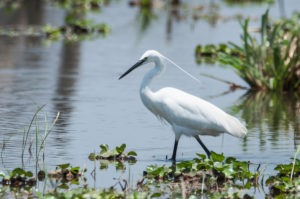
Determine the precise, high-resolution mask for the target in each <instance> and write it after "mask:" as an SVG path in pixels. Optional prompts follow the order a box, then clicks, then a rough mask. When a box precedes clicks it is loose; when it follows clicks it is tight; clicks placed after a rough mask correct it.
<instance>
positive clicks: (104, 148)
mask: <svg viewBox="0 0 300 199" xmlns="http://www.w3.org/2000/svg"><path fill="white" fill-rule="evenodd" d="M100 148H101V149H102V150H101V152H100V154H101V153H104V152H106V151H108V145H107V144H101V145H100Z"/></svg>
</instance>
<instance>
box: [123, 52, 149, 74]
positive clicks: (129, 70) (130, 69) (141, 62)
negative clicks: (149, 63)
mask: <svg viewBox="0 0 300 199" xmlns="http://www.w3.org/2000/svg"><path fill="white" fill-rule="evenodd" d="M146 60H147V57H145V58H144V59H141V60H139V61H138V62H137V63H136V64H134V65H133V66H132V67H131V68H129V69H128V70H127V71H126V72H125V73H124V74H123V75H121V76H120V77H119V79H122V78H123V77H125V76H126V75H127V74H128V73H130V72H131V71H133V70H134V69H136V68H137V67H139V66H141V65H142V64H143V63H144V62H145V61H146Z"/></svg>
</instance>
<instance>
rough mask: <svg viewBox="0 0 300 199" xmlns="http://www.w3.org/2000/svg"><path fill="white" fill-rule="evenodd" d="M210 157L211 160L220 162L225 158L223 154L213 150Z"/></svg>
mask: <svg viewBox="0 0 300 199" xmlns="http://www.w3.org/2000/svg"><path fill="white" fill-rule="evenodd" d="M211 159H212V160H213V161H217V162H222V161H223V160H224V159H225V156H224V155H223V154H217V153H215V152H213V151H212V152H211Z"/></svg>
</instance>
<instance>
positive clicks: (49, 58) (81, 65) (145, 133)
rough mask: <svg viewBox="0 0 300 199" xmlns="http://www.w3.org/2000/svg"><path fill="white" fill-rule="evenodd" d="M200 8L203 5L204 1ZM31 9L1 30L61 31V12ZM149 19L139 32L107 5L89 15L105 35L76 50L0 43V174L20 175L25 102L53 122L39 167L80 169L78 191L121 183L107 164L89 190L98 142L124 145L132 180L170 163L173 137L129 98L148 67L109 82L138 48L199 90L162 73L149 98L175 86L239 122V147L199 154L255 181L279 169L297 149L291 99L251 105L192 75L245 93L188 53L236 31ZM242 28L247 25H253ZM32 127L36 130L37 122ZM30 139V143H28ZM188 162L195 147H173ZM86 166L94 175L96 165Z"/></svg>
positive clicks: (133, 16)
mask: <svg viewBox="0 0 300 199" xmlns="http://www.w3.org/2000/svg"><path fill="white" fill-rule="evenodd" d="M202 3H204V4H206V5H207V4H208V3H207V2H206V1H203V2H202ZM194 4H196V3H195V2H194ZM296 5H297V6H296ZM39 6H40V9H41V10H43V11H44V12H37V13H36V14H37V15H39V17H38V18H39V20H33V18H32V16H30V9H28V10H23V11H22V13H23V14H22V15H21V14H16V15H13V14H12V15H7V14H4V12H1V15H4V16H6V18H3V17H0V18H2V19H3V20H1V23H2V24H6V25H7V24H22V25H26V24H35V25H40V24H43V23H52V24H61V23H63V16H64V15H65V13H64V12H63V11H62V10H60V9H59V8H54V7H49V6H46V5H44V4H42V5H39ZM267 7H268V6H267V5H262V6H248V7H239V6H237V7H236V6H235V7H228V6H225V5H223V4H222V6H221V7H220V9H219V12H220V13H221V14H223V15H224V16H233V15H235V14H243V15H244V16H248V15H250V16H254V17H256V18H259V16H260V15H261V14H262V13H263V12H264V11H265V9H266V8H267ZM296 8H300V2H299V1H297V0H293V1H290V2H289V3H288V4H285V13H288V15H290V14H291V13H292V11H294V10H295V9H296ZM298 11H299V10H298ZM153 12H154V15H156V17H155V18H153V19H151V20H150V23H149V25H148V26H147V28H146V29H142V28H141V27H143V25H142V23H141V21H142V19H141V16H140V12H139V9H138V8H130V7H129V6H128V5H127V2H126V1H120V2H113V3H111V4H110V5H108V6H107V7H105V8H104V9H103V10H102V12H101V13H100V14H97V15H91V16H90V17H91V18H93V19H94V20H96V21H98V22H105V23H107V24H108V25H109V26H110V27H111V29H112V31H111V33H110V34H109V35H108V36H107V37H105V38H98V39H96V40H92V41H84V42H80V43H66V42H64V41H60V42H54V43H51V44H50V45H48V46H46V45H44V43H43V39H42V38H40V37H32V36H27V37H25V36H21V37H13V38H11V37H7V36H1V37H0V97H1V100H0V114H1V117H0V126H1V128H0V142H1V145H2V144H3V141H2V140H5V150H4V151H3V158H2V162H1V163H0V165H1V166H0V168H1V170H4V171H10V170H12V169H13V168H15V167H20V165H21V151H22V139H23V132H24V130H23V129H24V127H26V128H27V127H28V126H29V124H30V121H31V118H32V117H33V115H34V112H35V110H36V105H35V103H37V104H38V105H40V106H41V105H43V104H46V107H45V109H43V112H46V113H47V115H48V118H49V120H50V119H51V120H52V118H54V117H55V115H56V113H57V112H60V113H61V115H60V117H59V120H58V122H57V124H56V127H55V129H54V131H53V132H52V133H51V134H50V136H49V137H48V139H47V143H46V160H45V161H46V166H47V168H49V169H50V170H51V169H54V168H55V165H57V164H63V163H67V162H70V163H71V165H73V166H81V167H83V165H84V164H85V163H86V164H87V168H88V173H87V178H88V183H89V184H90V185H93V186H96V187H107V186H111V185H113V184H114V183H115V182H116V180H115V179H113V177H115V178H118V177H120V176H122V177H123V178H125V179H128V178H129V177H128V175H129V174H128V172H126V173H125V174H122V172H116V171H115V168H114V167H113V166H112V165H111V166H110V167H109V169H108V170H105V171H100V170H98V169H97V175H96V181H94V180H93V179H92V177H91V175H90V174H89V173H90V172H91V171H92V169H93V167H94V163H93V162H90V161H89V160H88V158H87V157H88V155H89V153H91V152H94V151H99V150H100V148H99V145H100V144H104V143H105V144H108V145H109V146H111V147H115V146H117V145H120V144H122V143H126V144H127V150H134V151H136V152H137V153H138V162H137V163H136V164H135V165H132V166H129V167H130V172H129V173H130V175H131V177H133V178H134V180H136V179H138V178H139V177H140V176H141V175H142V171H143V170H144V169H145V167H146V166H147V165H149V164H170V162H168V161H165V158H166V156H168V157H170V156H171V153H172V149H173V142H174V135H173V133H172V131H171V129H170V127H168V126H167V125H165V124H162V123H161V122H160V121H159V120H157V118H155V117H154V116H153V115H152V114H151V113H150V112H149V111H148V110H147V109H146V108H145V107H144V106H143V104H142V102H141V101H140V97H139V93H138V92H139V85H140V82H141V79H142V76H143V75H144V74H145V72H146V71H147V70H148V68H150V67H151V65H148V66H145V67H142V68H140V69H139V70H136V71H134V72H133V73H131V74H130V75H128V76H126V78H124V79H122V80H118V77H119V75H120V74H122V73H123V72H124V71H125V70H127V69H128V68H129V67H130V66H131V65H132V64H134V63H135V62H136V61H137V60H138V58H139V57H140V56H141V55H142V53H143V52H144V51H145V50H147V49H156V50H158V51H160V52H161V53H162V54H164V55H165V56H167V57H169V58H171V59H172V60H173V61H175V62H176V63H177V64H179V65H180V66H182V67H183V68H184V69H185V70H187V71H189V72H190V73H191V74H193V75H195V76H196V77H197V78H199V79H201V82H202V83H201V85H199V84H198V83H197V82H195V81H194V80H192V79H190V78H189V77H187V76H186V75H184V74H182V73H181V72H180V71H179V70H177V69H176V68H175V67H173V66H172V65H168V68H167V71H166V73H165V74H164V75H163V76H161V77H160V78H159V79H157V80H155V81H154V82H153V84H152V88H153V90H156V89H159V88H161V87H165V86H172V87H176V88H179V89H182V90H184V91H186V92H189V93H192V94H194V95H196V96H198V97H202V98H204V99H206V100H208V101H210V102H211V103H213V104H215V105H217V106H218V107H220V108H222V109H224V110H225V111H227V112H229V113H234V114H235V116H236V117H238V118H239V119H241V120H245V121H246V123H247V126H248V129H249V133H248V135H247V137H246V138H244V139H238V138H234V137H231V136H230V135H223V136H219V137H208V136H206V137H203V138H202V140H203V141H204V142H205V143H206V146H207V147H208V148H209V149H211V150H214V151H215V152H218V153H221V152H223V153H224V154H225V155H226V156H234V157H237V158H238V159H240V160H249V161H251V162H254V163H262V164H263V165H264V167H266V168H267V169H266V171H265V174H270V172H271V171H272V168H273V167H274V165H275V164H278V163H285V162H287V161H289V158H290V157H292V156H293V155H294V152H295V150H296V148H297V144H298V143H299V102H298V101H297V99H291V97H290V96H287V97H285V98H282V99H281V98H280V97H276V96H275V97H274V96H273V97H266V96H264V95H262V96H260V94H256V95H255V96H256V98H255V97H253V96H254V95H250V97H248V96H246V97H245V96H244V95H245V94H246V92H247V91H245V90H238V91H235V92H229V93H228V94H224V95H223V93H224V92H226V91H228V90H229V88H228V85H226V84H223V83H221V82H218V81H215V80H212V79H208V78H206V77H203V76H200V73H207V74H212V75H215V76H218V77H222V78H224V79H227V80H230V81H233V82H236V83H238V84H241V85H244V86H246V84H245V82H243V80H241V79H240V78H239V77H238V76H237V75H236V74H235V73H234V72H233V71H232V70H231V69H230V68H225V67H220V66H216V65H205V64H202V65H197V64H196V61H195V58H194V48H195V47H196V45H197V44H199V43H201V44H207V43H219V42H227V41H229V40H230V41H234V42H239V34H240V33H241V30H240V27H239V24H238V22H237V21H235V20H229V21H227V22H217V23H216V24H215V25H212V24H210V23H208V22H207V21H203V20H198V21H193V20H192V19H191V16H190V14H191V13H189V12H187V13H185V12H183V11H181V12H179V13H180V14H182V15H183V17H182V19H178V20H176V17H175V16H170V15H169V13H170V12H166V11H165V10H164V9H162V8H157V9H154V11H153ZM116 13H119V16H118V15H116ZM270 15H271V16H273V17H274V18H276V17H280V16H281V15H282V12H280V9H279V6H278V4H277V3H276V4H274V5H273V6H270ZM4 19H6V20H4ZM8 19H9V20H8ZM170 19H171V22H170ZM8 21H9V23H8ZM168 24H169V25H168ZM170 24H171V25H170ZM252 25H253V26H257V25H258V21H254V22H252ZM253 98H255V99H258V100H255V99H253ZM274 98H275V99H277V100H275V101H274ZM280 99H281V101H280ZM260 102H261V103H260ZM279 105H280V107H278V106H279ZM249 107H250V108H249ZM236 110H239V111H236ZM274 116H276V117H274ZM40 117H41V118H42V117H43V114H41V115H40ZM40 126H41V128H43V122H42V121H41V122H40ZM32 139H33V134H31V135H30V137H29V141H31V140H32ZM195 153H204V152H203V150H202V149H201V147H200V146H199V145H198V143H197V142H196V141H195V140H193V139H191V138H187V137H183V138H181V140H180V143H179V148H178V161H181V160H189V159H192V158H194V157H196V155H195ZM24 164H25V167H26V168H28V169H31V170H32V169H33V168H34V161H33V160H32V158H30V155H29V154H28V152H27V149H26V153H25V163H24ZM127 166H128V165H127ZM96 167H97V168H98V167H99V163H98V162H97V163H96Z"/></svg>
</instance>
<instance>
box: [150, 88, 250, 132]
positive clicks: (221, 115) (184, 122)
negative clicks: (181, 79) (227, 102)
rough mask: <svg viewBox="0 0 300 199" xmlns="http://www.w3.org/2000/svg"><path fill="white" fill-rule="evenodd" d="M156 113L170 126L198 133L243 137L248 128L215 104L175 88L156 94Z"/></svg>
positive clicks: (164, 89) (162, 90)
mask: <svg viewBox="0 0 300 199" xmlns="http://www.w3.org/2000/svg"><path fill="white" fill-rule="evenodd" d="M155 95H156V100H157V103H156V108H155V112H156V114H157V115H159V116H160V117H162V118H164V119H165V120H166V121H168V122H169V123H170V124H175V125H177V126H181V127H185V128H189V129H193V130H194V131H198V132H205V131H207V132H216V133H218V132H219V133H221V132H227V133H229V134H231V135H234V136H237V137H242V136H244V135H245V134H246V133H247V130H246V128H245V127H244V125H243V124H241V123H240V121H239V120H238V119H236V118H235V117H233V116H231V115H228V114H227V113H225V112H224V111H222V110H221V109H219V108H218V107H216V106H214V105H213V104H211V103H209V102H207V101H205V100H203V99H201V98H198V97H196V96H193V95H190V94H188V93H185V92H183V91H180V90H178V89H175V88H163V89H161V90H159V91H157V92H156V94H155Z"/></svg>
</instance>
